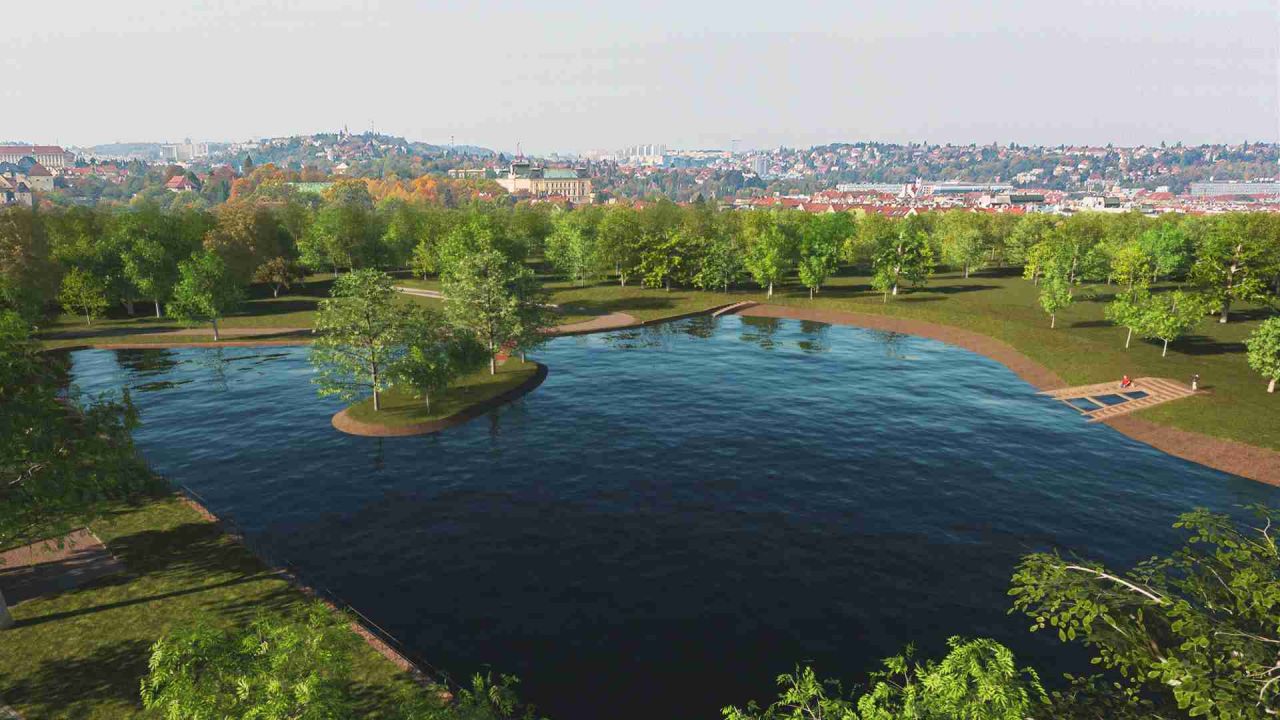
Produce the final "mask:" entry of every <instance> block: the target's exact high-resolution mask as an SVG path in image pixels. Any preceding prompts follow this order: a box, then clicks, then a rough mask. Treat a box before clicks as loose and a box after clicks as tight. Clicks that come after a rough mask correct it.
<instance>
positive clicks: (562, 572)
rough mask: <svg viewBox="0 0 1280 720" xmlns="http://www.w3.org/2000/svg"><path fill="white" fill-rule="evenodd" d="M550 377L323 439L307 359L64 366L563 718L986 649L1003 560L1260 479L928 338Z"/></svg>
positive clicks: (855, 340) (797, 329) (1132, 546)
mask: <svg viewBox="0 0 1280 720" xmlns="http://www.w3.org/2000/svg"><path fill="white" fill-rule="evenodd" d="M534 357H535V359H537V360H539V361H541V362H543V363H545V364H546V365H548V366H549V367H550V370H551V372H550V375H549V377H548V378H547V381H546V382H545V383H544V384H543V385H542V386H541V387H540V388H538V389H537V390H535V391H534V392H533V393H531V394H530V395H528V396H526V397H525V398H524V399H522V400H520V401H518V402H516V403H514V404H512V405H510V406H507V407H505V408H502V409H500V410H498V411H495V412H493V413H491V414H490V415H488V416H486V417H481V418H478V419H476V420H473V421H471V422H470V423H468V424H466V425H463V426H459V427H456V428H451V429H449V430H447V431H445V432H444V433H442V434H439V435H434V436H426V437H416V438H392V439H386V440H380V439H373V438H359V437H351V436H347V435H344V434H342V433H339V432H338V431H336V430H334V429H333V428H332V427H331V426H330V424H329V418H330V416H331V415H332V414H333V413H334V412H336V411H338V410H340V409H341V408H342V406H343V404H342V403H341V402H340V401H337V400H333V399H323V398H318V397H317V396H316V393H315V388H314V386H313V385H312V384H311V382H310V378H311V368H310V366H309V364H308V362H307V349H306V348H304V347H288V348H278V347H276V348H220V349H212V350H209V349H180V350H141V351H105V350H89V351H80V352H76V353H74V354H73V359H74V368H73V378H74V382H75V383H76V384H77V385H78V386H79V387H80V388H81V389H82V390H83V391H85V392H86V393H89V394H96V393H99V392H106V391H113V390H118V389H119V388H121V387H128V388H131V389H132V393H133V397H134V399H135V401H136V402H137V404H138V406H139V408H140V409H141V412H142V419H143V425H142V427H141V428H139V429H138V431H137V433H136V437H137V441H138V445H139V446H140V447H141V449H142V451H143V453H144V454H145V456H146V457H147V459H148V460H149V461H150V462H151V464H152V465H153V466H154V467H155V469H156V470H157V471H158V472H160V473H162V474H164V475H165V476H167V477H168V478H170V479H171V480H172V481H173V482H175V483H181V484H184V485H187V486H188V487H190V488H192V489H193V490H195V491H196V492H198V493H199V494H200V495H201V496H202V497H203V498H204V499H205V500H206V502H207V504H208V505H209V509H210V510H212V511H213V512H214V513H216V514H218V515H220V516H224V517H228V518H230V519H233V520H234V521H235V522H236V523H238V524H239V525H240V526H241V527H242V528H244V529H245V531H246V532H247V533H249V534H250V536H251V537H252V538H253V540H254V541H255V542H256V543H257V544H260V545H262V546H264V547H267V548H270V551H271V553H272V554H273V555H276V556H279V557H283V558H287V559H288V560H289V561H290V562H291V563H292V564H294V565H295V566H297V567H298V568H299V569H300V571H301V572H302V574H303V575H304V578H305V579H306V580H308V581H310V582H312V583H315V584H318V585H322V586H324V587H327V588H329V589H331V590H332V591H333V592H335V593H337V594H339V595H340V596H342V597H343V598H344V599H345V600H346V601H347V602H349V603H351V604H352V605H353V606H355V607H356V608H358V609H360V610H361V611H362V612H363V613H365V614H366V615H368V616H369V617H370V618H372V619H373V620H374V621H376V622H377V623H378V624H379V625H381V626H382V627H384V628H386V629H387V630H389V631H390V632H391V633H393V634H394V635H395V636H397V637H398V638H399V639H400V640H401V641H402V642H404V643H405V644H407V645H408V646H409V647H411V648H412V649H413V651H414V652H415V653H417V654H419V655H421V656H422V657H424V658H427V659H428V660H429V661H430V662H431V663H432V664H433V665H435V666H437V667H441V668H445V669H447V670H448V671H450V672H451V673H452V674H453V676H454V677H456V678H463V679H465V677H466V676H468V675H469V674H470V673H472V672H474V671H477V670H481V671H483V670H486V669H492V670H493V671H494V672H503V673H511V674H515V675H518V676H519V677H520V678H521V680H522V683H521V694H522V695H523V696H524V697H526V698H527V699H529V700H531V701H533V702H534V703H536V704H537V705H538V707H539V708H540V709H541V710H542V711H544V712H545V713H547V714H549V715H550V716H551V717H553V718H557V719H558V720H586V719H587V718H603V717H610V718H654V717H704V718H711V717H719V712H718V709H719V708H720V707H722V706H724V705H727V704H731V703H732V704H739V705H741V704H744V703H745V702H746V701H747V700H750V699H752V698H755V699H759V700H768V699H771V698H772V697H773V695H774V685H773V678H774V676H775V675H777V674H778V673H780V672H786V671H790V670H791V669H792V668H793V667H794V666H795V664H796V663H814V664H816V665H817V668H818V671H819V674H820V675H823V676H831V677H839V678H841V679H843V680H845V681H846V683H847V682H849V681H856V680H859V679H861V678H863V677H864V674H865V672H866V671H867V670H870V669H874V668H873V666H874V665H875V663H876V662H877V660H878V659H879V658H881V657H884V656H887V655H891V654H894V653H896V652H898V651H899V650H900V649H901V647H902V646H903V645H905V644H906V643H908V642H915V643H917V645H918V646H920V648H921V649H922V650H923V651H926V652H938V651H939V650H940V649H941V648H942V646H943V643H944V641H945V639H946V638H947V637H948V636H949V635H955V634H963V635H967V636H990V637H995V638H997V639H999V640H1000V641H1002V642H1005V643H1006V644H1008V645H1010V646H1011V647H1013V648H1014V649H1015V650H1017V651H1018V653H1019V655H1020V657H1019V659H1020V660H1022V661H1024V662H1030V663H1034V664H1036V665H1037V666H1038V667H1040V669H1042V670H1044V671H1046V675H1047V676H1056V675H1057V674H1058V673H1059V672H1060V671H1062V670H1075V671H1080V670H1084V669H1085V667H1084V666H1079V665H1077V663H1076V661H1078V660H1079V659H1080V658H1081V657H1082V656H1081V654H1080V653H1079V652H1078V651H1077V652H1071V651H1067V652H1064V651H1063V649H1062V646H1060V645H1059V644H1058V642H1057V640H1056V638H1047V637H1045V638H1040V637H1038V636H1032V635H1031V634H1029V633H1028V632H1027V630H1026V628H1027V627H1028V625H1029V621H1028V620H1026V619H1025V618H1023V617H1021V616H1009V615H1007V614H1006V611H1007V610H1008V608H1009V598H1008V597H1007V595H1006V591H1007V589H1008V581H1009V577H1010V575H1011V574H1012V571H1013V568H1014V565H1015V564H1016V563H1017V561H1018V559H1019V557H1020V556H1021V555H1023V554H1025V553H1028V552H1032V551H1038V550H1045V549H1050V548H1058V549H1060V550H1062V551H1063V552H1077V553H1080V554H1082V555H1087V556H1089V557H1091V558H1095V559H1098V560H1102V561H1104V562H1107V563H1112V564H1115V565H1117V566H1126V565H1128V564H1130V563H1133V562H1134V561H1137V560H1139V559H1142V558H1145V557H1147V556H1150V555H1151V554H1154V553H1162V552H1166V551H1168V550H1169V549H1171V548H1172V547H1174V546H1175V545H1176V544H1177V543H1178V542H1179V540H1180V537H1181V536H1180V535H1179V534H1178V533H1177V532H1175V531H1174V530H1173V529H1172V528H1171V527H1170V525H1171V524H1172V522H1173V521H1174V520H1175V518H1176V516H1177V514H1178V513H1180V512H1184V511H1186V510H1189V509H1191V508H1193V507H1196V506H1203V507H1209V508H1212V509H1217V510H1231V511H1238V508H1239V506H1241V505H1244V504H1248V503H1254V502H1270V503H1272V504H1275V503H1276V501H1277V497H1276V494H1277V489H1276V488H1272V487H1268V486H1265V485H1261V484H1259V483H1255V482H1252V481H1249V480H1245V479H1242V478H1238V477H1235V476H1231V475H1227V474H1224V473H1220V472H1217V471H1214V470H1211V469H1208V468H1204V467H1201V466H1198V465H1194V464H1191V463H1188V462H1186V461H1183V460H1180V459H1178V458H1175V457H1172V456H1169V455H1165V454H1163V453H1161V452H1159V451H1157V450H1154V449H1152V448H1150V447H1148V446H1146V445H1142V444H1140V443H1137V442H1135V441H1132V440H1130V439H1128V438H1126V437H1125V436H1123V435H1121V434H1119V433H1117V432H1115V431H1114V430H1112V429H1110V428H1108V427H1106V426H1103V425H1090V424H1087V423H1086V422H1085V421H1084V419H1082V418H1081V417H1080V416H1079V414H1078V413H1076V412H1075V411H1073V410H1071V409H1070V408H1069V407H1067V406H1066V405H1064V404H1062V403H1059V402H1056V401H1053V400H1050V399H1047V398H1044V397H1041V396H1038V395H1036V394H1035V389H1034V388H1033V387H1031V386H1030V385H1028V384H1027V383H1025V382H1024V381H1022V380H1021V379H1019V378H1018V377H1017V376H1016V375H1015V374H1014V373H1012V372H1011V371H1009V370H1008V369H1006V368H1005V367H1004V366H1002V365H1000V364H998V363H996V362H994V361H991V360H988V359H987V358H984V357H982V356H979V355H976V354H973V353H970V352H968V351H965V350H961V349H958V348H955V347H951V346H948V345H945V344H942V343H939V342H936V341H933V340H927V339H923V338H917V337H911V336H904V335H898V334H893V333H883V332H875V331H868V330H862V329H857V328H850V327H839V326H827V325H823V324H819V323H809V322H801V321H790V320H775V319H768V318H740V317H724V318H720V319H718V320H712V319H710V318H694V319H690V320H684V321H677V322H672V323H666V324H661V325H655V326H650V327H645V328H640V329H634V330H625V331H616V332H610V333H604V334H598V335H590V336H581V337H565V338H558V339H555V340H553V341H551V342H550V343H549V344H548V346H547V347H546V348H545V349H544V350H542V351H539V352H538V353H537V354H536V355H535V356H534Z"/></svg>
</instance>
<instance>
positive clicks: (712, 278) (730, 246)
mask: <svg viewBox="0 0 1280 720" xmlns="http://www.w3.org/2000/svg"><path fill="white" fill-rule="evenodd" d="M742 255H743V253H742V247H741V246H740V245H739V244H738V242H737V241H736V240H735V239H734V237H733V236H732V235H729V234H722V235H717V236H716V237H714V238H712V239H711V240H710V242H708V243H707V246H706V249H705V251H704V252H703V254H702V265H701V266H700V267H699V268H698V273H697V274H696V275H694V276H693V284H694V285H695V286H697V287H698V288H700V289H702V290H722V291H723V292H729V286H730V285H733V284H735V283H737V282H738V281H739V280H741V279H742V278H743V276H744V275H745V274H746V266H745V265H744V264H743V260H742Z"/></svg>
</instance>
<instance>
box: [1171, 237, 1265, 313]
mask: <svg viewBox="0 0 1280 720" xmlns="http://www.w3.org/2000/svg"><path fill="white" fill-rule="evenodd" d="M1259 222H1260V221H1257V220H1255V219H1253V218H1251V217H1250V214H1249V213H1228V214H1226V215H1223V216H1221V217H1219V218H1216V219H1215V221H1214V224H1213V227H1212V228H1211V229H1210V230H1209V232H1208V233H1206V234H1205V235H1204V236H1203V237H1202V238H1201V241H1200V244H1199V246H1198V247H1197V248H1196V262H1195V265H1193V266H1192V267H1191V279H1192V282H1194V283H1195V284H1196V285H1198V286H1199V287H1200V289H1201V292H1203V293H1204V296H1205V297H1206V298H1209V299H1210V300H1212V301H1213V302H1214V303H1215V306H1216V308H1217V309H1218V311H1219V317H1218V322H1221V323H1225V322H1227V320H1228V319H1229V318H1230V313H1231V304H1232V303H1234V302H1249V301H1252V300H1262V299H1263V298H1264V297H1265V295H1266V282H1265V280H1264V277H1265V276H1264V269H1265V268H1266V266H1267V264H1268V262H1275V259H1274V258H1268V253H1267V247H1266V243H1265V242H1264V240H1263V238H1261V237H1259V235H1258V234H1257V233H1256V232H1255V231H1256V229H1257V226H1258V225H1259Z"/></svg>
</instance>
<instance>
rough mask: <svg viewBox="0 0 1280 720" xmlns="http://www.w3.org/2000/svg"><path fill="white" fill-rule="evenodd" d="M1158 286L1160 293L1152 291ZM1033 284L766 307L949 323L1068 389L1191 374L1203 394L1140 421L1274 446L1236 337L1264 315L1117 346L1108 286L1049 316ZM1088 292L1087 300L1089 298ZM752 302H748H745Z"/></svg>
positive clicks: (843, 296) (945, 286)
mask: <svg viewBox="0 0 1280 720" xmlns="http://www.w3.org/2000/svg"><path fill="white" fill-rule="evenodd" d="M1157 289H1159V288H1157ZM1037 292H1038V288H1036V286H1035V285H1033V284H1032V283H1031V282H1030V281H1028V280H1024V279H1022V278H1021V276H1020V275H1019V274H1018V273H1017V272H1016V271H1013V270H992V271H987V272H979V273H974V274H973V276H972V277H970V278H969V279H965V278H963V277H962V276H961V275H960V274H959V273H945V274H941V275H939V276H936V277H934V278H933V279H931V280H930V282H929V285H928V286H927V287H925V288H921V289H919V290H913V291H910V292H907V293H906V294H904V295H900V296H899V297H897V298H893V299H891V300H890V301H889V302H888V304H885V303H884V302H883V296H882V295H881V294H880V293H877V292H875V291H874V290H872V289H871V287H870V279H869V278H867V277H865V276H861V275H851V276H843V277H837V278H834V279H833V280H832V282H831V284H830V285H829V286H828V287H826V288H823V290H822V291H821V292H820V293H819V295H818V297H817V298H816V299H814V300H812V301H811V300H809V298H808V292H807V291H805V290H803V289H802V288H796V287H788V288H786V289H785V290H784V291H783V292H780V293H775V296H774V298H773V300H771V302H773V303H777V304H781V305H795V306H798V307H817V308H827V309H835V310H848V311H854V312H864V313H880V314H886V315H894V316H900V317H909V318H915V319H919V320H927V321H931V322H936V323H940V324H944V325H953V326H956V327H962V328H966V329H969V330H973V331H976V332H979V333H982V334H984V335H989V336H991V337H995V338H998V339H1000V340H1003V341H1004V342H1007V343H1009V344H1010V345H1012V346H1013V347H1015V348H1017V349H1018V350H1020V351H1021V352H1023V353H1024V354H1026V355H1027V356H1029V357H1030V358H1032V359H1033V360H1036V361H1037V362H1039V363H1040V364H1042V365H1044V366H1046V367H1048V368H1050V369H1051V370H1053V371H1054V372H1056V373H1058V375H1060V376H1061V377H1062V379H1063V380H1065V381H1066V382H1068V383H1070V384H1073V385H1074V384H1085V383H1095V382H1105V381H1109V380H1116V379H1118V378H1119V377H1120V376H1121V375H1124V374H1128V375H1129V376H1131V377H1139V376H1144V375H1152V376H1160V377H1169V378H1173V379H1175V380H1180V381H1182V382H1190V379H1191V376H1192V374H1195V373H1198V374H1199V375H1200V382H1201V387H1202V388H1204V389H1207V390H1209V391H1210V394H1209V395H1203V396H1198V397H1194V398H1188V399H1186V400H1179V401H1177V402H1171V403H1166V404H1163V405H1159V406H1156V407H1154V408H1151V409H1149V410H1144V411H1141V412H1140V413H1139V416H1140V417H1143V418H1146V419H1149V420H1152V421H1154V422H1158V423H1161V424H1166V425H1171V426H1173V427H1177V428H1182V429H1185V430H1193V431H1196V432H1200V433H1204V434H1206V435H1212V436H1215V437H1221V438H1227V439H1231V440H1238V441H1241V442H1245V443H1249V444H1252V445H1260V446H1263V447H1268V448H1273V449H1280V394H1275V395H1268V394H1267V393H1266V392H1265V391H1266V383H1265V382H1263V381H1262V379H1261V378H1260V377H1259V376H1258V375H1257V373H1255V372H1253V370H1251V369H1250V368H1249V366H1248V364H1247V363H1246V361H1245V357H1244V344H1243V343H1244V339H1245V338H1246V337H1248V335H1249V333H1250V332H1252V331H1253V329H1254V328H1256V327H1257V326H1258V324H1259V323H1261V321H1262V320H1263V319H1265V318H1266V317H1269V316H1271V315H1272V314H1273V311H1272V310H1270V309H1268V308H1264V307H1258V306H1247V305H1242V306H1238V307H1236V308H1234V310H1233V313H1232V320H1231V322H1230V323H1227V324H1225V325H1222V324H1219V323H1218V322H1217V321H1216V318H1215V317H1206V318H1205V319H1204V321H1203V322H1201V323H1200V325H1199V326H1197V327H1196V328H1195V329H1194V330H1193V331H1192V333H1191V334H1190V335H1189V336H1187V337H1185V338H1183V339H1181V340H1179V341H1178V342H1176V343H1173V344H1171V345H1170V346H1169V355H1168V357H1165V358H1161V357H1160V344H1159V343H1155V342H1146V341H1142V340H1139V339H1137V338H1135V339H1134V341H1133V346H1132V347H1131V348H1130V349H1129V350H1125V349H1124V339H1125V331H1124V330H1123V329H1121V328H1118V327H1115V326H1113V325H1111V323H1109V322H1107V320H1106V319H1105V318H1104V316H1103V309H1104V308H1105V307H1106V303H1107V302H1109V301H1110V300H1111V298H1112V297H1113V294H1114V292H1115V288H1114V287H1108V286H1106V285H1097V286H1092V287H1086V288H1082V289H1081V290H1079V291H1078V292H1077V298H1078V299H1077V302H1076V303H1075V304H1074V305H1072V306H1071V307H1070V308H1068V309H1067V310H1066V311H1064V312H1061V313H1059V314H1058V327H1057V328H1056V329H1053V330H1051V329H1049V316H1048V315H1046V314H1045V313H1044V312H1043V311H1042V310H1041V309H1040V306H1039V303H1038V302H1037ZM1089 296H1092V297H1089ZM753 299H756V298H753Z"/></svg>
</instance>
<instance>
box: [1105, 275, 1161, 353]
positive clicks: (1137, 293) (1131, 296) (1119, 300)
mask: <svg viewBox="0 0 1280 720" xmlns="http://www.w3.org/2000/svg"><path fill="white" fill-rule="evenodd" d="M1149 298H1150V293H1148V292H1147V289H1146V288H1145V287H1142V286H1138V287H1136V288H1134V290H1133V291H1132V292H1124V293H1118V294H1117V295H1116V297H1115V299H1114V300H1112V301H1111V302H1109V303H1107V307H1106V310H1104V313H1105V314H1106V317H1107V319H1108V320H1110V321H1111V322H1113V323H1115V324H1116V325H1119V326H1120V327H1122V328H1125V329H1126V330H1128V334H1127V335H1126V336H1125V338H1124V349H1125V350H1128V349H1129V345H1130V343H1131V342H1132V341H1133V333H1134V332H1135V331H1138V330H1140V329H1141V328H1142V327H1143V325H1142V323H1143V313H1145V312H1146V309H1147V305H1148V303H1149V301H1150V300H1149Z"/></svg>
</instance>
